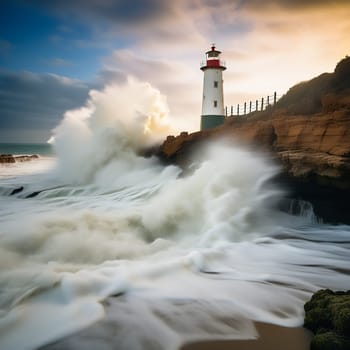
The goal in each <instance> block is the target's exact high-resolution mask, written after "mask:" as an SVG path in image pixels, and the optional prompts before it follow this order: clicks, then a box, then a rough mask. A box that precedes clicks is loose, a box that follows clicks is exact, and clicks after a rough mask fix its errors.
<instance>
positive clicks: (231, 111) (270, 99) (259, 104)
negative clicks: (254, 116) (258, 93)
mask: <svg viewBox="0 0 350 350" xmlns="http://www.w3.org/2000/svg"><path fill="white" fill-rule="evenodd" d="M279 98H280V96H277V92H274V93H273V95H269V96H266V97H262V98H261V99H259V100H255V101H249V102H244V103H243V104H241V105H240V104H237V107H236V108H234V106H226V107H225V115H226V117H234V116H244V115H247V114H249V113H252V112H258V111H263V110H265V109H266V108H268V107H269V106H274V105H275V104H276V102H277V101H278V99H279Z"/></svg>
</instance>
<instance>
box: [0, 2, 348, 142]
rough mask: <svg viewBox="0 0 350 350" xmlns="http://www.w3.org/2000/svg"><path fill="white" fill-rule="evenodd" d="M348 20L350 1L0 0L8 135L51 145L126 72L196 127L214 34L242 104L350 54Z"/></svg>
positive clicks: (0, 99)
mask: <svg viewBox="0 0 350 350" xmlns="http://www.w3.org/2000/svg"><path fill="white" fill-rule="evenodd" d="M349 18H350V2H349V1H348V0H338V1H331V0H317V1H316V0H305V1H301V0H294V1H292V0H276V1H275V0H266V1H258V0H221V1H220V0H186V1H185V0H177V1H162V0H133V1H131V0H129V1H126V0H50V1H45V0H26V1H25V0H12V1H11V0H2V1H1V2H0V23H1V26H0V142H45V141H46V140H47V139H49V138H50V134H51V130H52V129H53V128H54V127H55V126H56V125H57V124H58V123H59V121H60V120H61V119H62V116H63V114H64V112H65V111H66V110H69V109H72V108H77V107H79V106H82V105H84V103H85V101H86V99H87V97H88V93H89V90H90V89H102V88H103V86H105V85H108V84H120V83H121V82H122V81H123V80H125V78H126V76H128V75H131V76H134V77H136V78H138V79H139V80H141V81H147V82H149V83H150V84H151V85H152V86H154V87H156V88H157V89H159V90H160V92H161V93H162V94H164V95H166V97H167V100H168V104H169V107H170V113H171V119H172V121H173V123H174V125H176V126H177V128H178V129H179V130H189V131H191V130H196V128H198V125H199V123H198V120H199V114H200V108H201V84H202V72H201V71H200V70H199V62H200V61H201V60H202V59H203V55H204V52H205V51H206V50H207V49H208V48H209V46H210V44H211V43H212V42H215V43H216V44H217V47H218V48H219V49H220V50H221V51H223V56H224V59H225V61H226V64H227V68H228V69H227V71H225V77H224V79H225V101H226V104H227V105H230V104H236V103H242V102H245V101H249V100H250V99H256V98H260V97H262V96H264V95H265V96H266V95H267V94H271V93H273V92H274V91H277V92H278V94H283V93H285V92H286V91H287V90H288V88H289V87H291V86H292V85H294V84H295V83H298V82H300V81H302V80H306V79H309V78H312V77H313V76H315V75H318V74H321V73H322V72H324V71H332V70H333V69H334V66H335V64H336V63H337V62H338V61H339V60H340V59H341V58H343V57H344V56H345V55H346V54H349V51H350V50H349V45H348V38H349V37H350V20H349ZM116 109H117V106H116Z"/></svg>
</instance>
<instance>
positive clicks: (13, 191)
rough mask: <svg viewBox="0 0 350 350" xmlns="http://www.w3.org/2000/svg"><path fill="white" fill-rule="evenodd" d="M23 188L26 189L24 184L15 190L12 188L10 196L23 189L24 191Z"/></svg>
mask: <svg viewBox="0 0 350 350" xmlns="http://www.w3.org/2000/svg"><path fill="white" fill-rule="evenodd" d="M23 189H24V187H23V186H21V187H17V188H15V189H14V190H12V192H11V193H10V196H13V195H15V194H17V193H20V192H22V191H23Z"/></svg>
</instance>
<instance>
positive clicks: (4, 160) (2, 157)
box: [0, 154, 16, 164]
mask: <svg viewBox="0 0 350 350" xmlns="http://www.w3.org/2000/svg"><path fill="white" fill-rule="evenodd" d="M10 163H16V160H15V158H14V156H13V155H12V154H0V164H10Z"/></svg>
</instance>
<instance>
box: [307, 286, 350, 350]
mask: <svg viewBox="0 0 350 350" xmlns="http://www.w3.org/2000/svg"><path fill="white" fill-rule="evenodd" d="M304 309H305V321H304V327H306V328H308V329H310V330H311V331H312V332H314V333H315V336H314V338H313V339H312V341H311V350H328V349H329V350H350V291H347V292H342V291H340V292H332V291H331V290H329V289H326V290H320V291H318V292H316V293H315V294H314V295H313V296H312V298H311V300H310V301H308V302H307V303H306V304H305V306H304Z"/></svg>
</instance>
